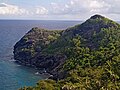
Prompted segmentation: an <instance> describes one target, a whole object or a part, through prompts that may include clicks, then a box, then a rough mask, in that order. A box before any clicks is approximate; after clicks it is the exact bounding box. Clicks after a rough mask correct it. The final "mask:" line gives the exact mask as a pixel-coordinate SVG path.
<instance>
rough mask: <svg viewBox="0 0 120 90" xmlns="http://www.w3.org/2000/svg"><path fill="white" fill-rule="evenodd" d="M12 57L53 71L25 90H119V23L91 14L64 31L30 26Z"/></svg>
mask: <svg viewBox="0 0 120 90" xmlns="http://www.w3.org/2000/svg"><path fill="white" fill-rule="evenodd" d="M14 58H15V59H16V60H17V62H18V63H21V64H24V65H28V66H32V67H36V68H38V69H41V68H43V69H45V71H46V72H48V73H50V74H52V77H50V80H43V81H39V83H38V84H37V86H36V87H33V88H32V87H28V90H36V88H38V87H39V89H40V90H42V89H43V88H44V90H119V89H120V67H119V66H120V24H118V23H116V22H114V21H112V20H110V19H108V18H106V17H104V16H101V15H94V16H92V17H90V18H89V19H88V20H86V21H85V22H83V23H82V24H79V25H76V26H74V27H70V28H68V29H66V30H60V31H56V30H53V31H50V30H44V29H39V28H33V29H32V30H30V31H29V32H28V33H27V34H26V35H25V36H23V37H22V38H21V40H20V41H18V42H17V43H16V44H15V46H14ZM23 90H26V89H23Z"/></svg>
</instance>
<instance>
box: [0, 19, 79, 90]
mask: <svg viewBox="0 0 120 90" xmlns="http://www.w3.org/2000/svg"><path fill="white" fill-rule="evenodd" d="M80 23H81V21H57V20H0V90H17V89H18V88H20V87H23V86H34V85H35V84H36V82H37V81H38V80H41V79H44V78H43V76H40V75H36V74H35V73H36V72H38V70H36V69H33V68H30V67H25V66H21V65H18V64H16V63H15V62H14V59H13V53H12V52H13V46H14V44H15V43H16V42H17V41H18V40H20V38H21V37H22V36H23V35H25V33H27V32H28V31H29V30H30V29H31V28H33V27H39V28H45V29H50V30H61V29H62V30H63V29H66V28H68V27H71V26H74V25H76V24H80Z"/></svg>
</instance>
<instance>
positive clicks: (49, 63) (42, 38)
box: [14, 27, 66, 71]
mask: <svg viewBox="0 0 120 90" xmlns="http://www.w3.org/2000/svg"><path fill="white" fill-rule="evenodd" d="M61 33H62V31H58V30H55V31H51V30H45V29H39V28H37V27H36V28H32V29H31V30H30V31H29V32H28V33H26V34H25V36H23V37H22V38H21V40H20V41H18V42H17V43H16V44H15V46H14V59H15V60H17V62H18V63H20V64H23V65H28V66H33V67H36V68H45V69H46V70H47V71H50V70H53V69H54V68H55V67H57V66H59V64H61V62H63V61H64V60H65V58H66V57H65V56H64V55H61V54H56V55H53V54H52V53H49V54H45V53H43V50H44V49H45V48H46V47H48V45H49V44H50V43H52V42H54V41H55V40H56V39H57V38H59V37H60V35H61Z"/></svg>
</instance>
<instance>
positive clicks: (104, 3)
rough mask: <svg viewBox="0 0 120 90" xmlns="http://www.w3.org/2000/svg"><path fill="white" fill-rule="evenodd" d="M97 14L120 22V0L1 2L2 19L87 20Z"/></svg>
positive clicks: (27, 0)
mask: <svg viewBox="0 0 120 90" xmlns="http://www.w3.org/2000/svg"><path fill="white" fill-rule="evenodd" d="M95 14H100V15H103V16H106V17H108V18H110V19H113V20H117V21H120V0H0V19H25V20H26V19H30V20H85V19H87V18H89V17H90V16H91V15H95Z"/></svg>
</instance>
